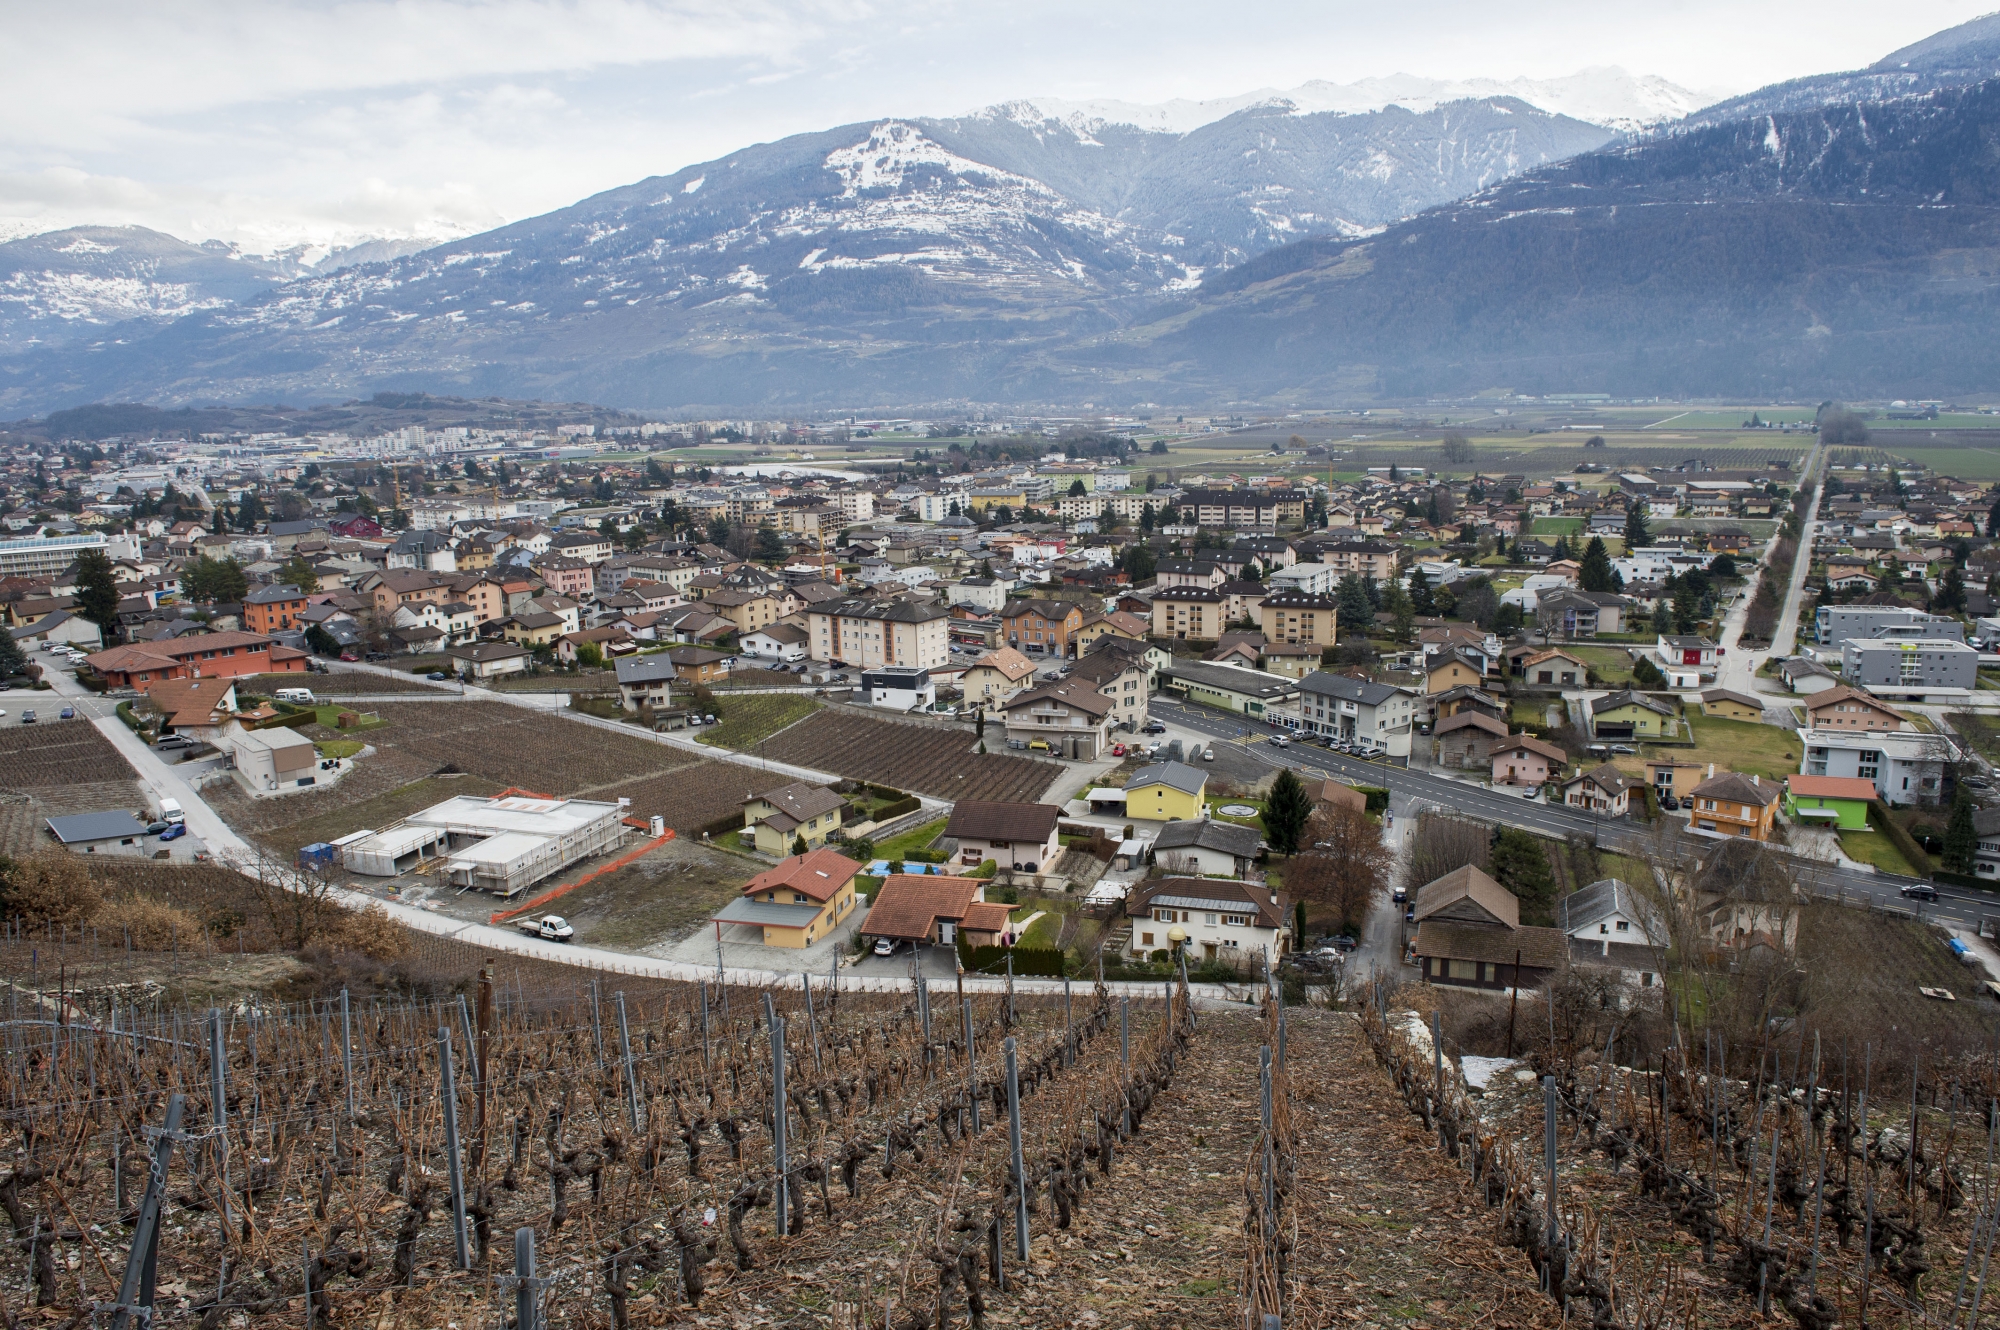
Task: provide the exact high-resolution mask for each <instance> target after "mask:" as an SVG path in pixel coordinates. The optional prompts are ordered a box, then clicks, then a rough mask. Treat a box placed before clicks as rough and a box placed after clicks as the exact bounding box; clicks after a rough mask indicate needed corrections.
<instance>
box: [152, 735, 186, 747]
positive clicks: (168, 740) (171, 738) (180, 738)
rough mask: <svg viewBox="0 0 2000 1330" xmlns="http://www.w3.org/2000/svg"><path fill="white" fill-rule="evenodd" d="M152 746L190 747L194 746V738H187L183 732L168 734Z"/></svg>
mask: <svg viewBox="0 0 2000 1330" xmlns="http://www.w3.org/2000/svg"><path fill="white" fill-rule="evenodd" d="M153 747H155V748H192V747H194V740H192V739H190V738H188V737H187V736H186V735H185V734H169V735H167V736H166V737H164V738H162V739H161V740H160V741H159V742H158V743H156V744H154V745H153Z"/></svg>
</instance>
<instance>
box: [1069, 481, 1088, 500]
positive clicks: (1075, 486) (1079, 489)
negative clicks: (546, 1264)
mask: <svg viewBox="0 0 2000 1330" xmlns="http://www.w3.org/2000/svg"><path fill="white" fill-rule="evenodd" d="M1083 495H1084V488H1083V478H1082V477H1081V476H1079V477H1077V478H1076V479H1075V480H1072V481H1071V482H1070V483H1069V497H1070V498H1072V499H1081V498H1082V497H1083Z"/></svg>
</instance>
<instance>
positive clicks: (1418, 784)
mask: <svg viewBox="0 0 2000 1330" xmlns="http://www.w3.org/2000/svg"><path fill="white" fill-rule="evenodd" d="M1153 714H1154V716H1156V717H1158V718H1159V719H1161V720H1164V721H1165V722H1167V724H1168V725H1169V726H1170V727H1172V728H1173V729H1174V730H1178V731H1182V732H1185V733H1187V734H1195V735H1201V736H1204V737H1207V738H1212V739H1225V740H1234V739H1237V738H1238V737H1239V736H1241V735H1242V734H1243V732H1244V731H1245V729H1246V728H1247V729H1248V730H1249V732H1250V733H1249V736H1248V737H1249V740H1250V743H1249V744H1248V747H1249V749H1250V751H1251V752H1253V753H1256V754H1258V755H1259V756H1261V757H1262V758H1264V759H1265V760H1266V761H1269V762H1271V763H1273V764H1274V765H1275V764H1278V763H1283V764H1284V765H1286V766H1289V767H1292V768H1294V769H1295V770H1298V771H1299V772H1301V773H1302V774H1305V775H1309V776H1314V777H1325V776H1330V777H1332V778H1333V779H1335V780H1341V781H1348V782H1351V783H1354V784H1360V785H1378V786H1384V787H1386V788H1387V789H1388V790H1389V792H1390V795H1391V798H1392V799H1393V800H1395V801H1396V802H1395V805H1393V806H1394V807H1402V808H1407V807H1409V806H1410V803H1411V801H1423V802H1428V803H1431V804H1434V805H1436V806H1438V807H1441V808H1446V809H1454V810H1457V811H1460V812H1464V813H1466V814H1468V815H1470V816H1472V817H1476V818H1479V819H1481V820H1483V821H1489V822H1492V823H1494V824H1496V825H1500V826H1513V827H1524V828H1526V829H1528V830H1530V831H1534V832H1536V833H1538V834H1540V835H1544V836H1551V837H1557V838H1567V837H1568V836H1570V835H1572V834H1581V835H1585V836H1589V837H1591V838H1593V839H1594V840H1595V842H1596V844H1597V845H1598V847H1599V848H1600V849H1605V850H1610V851H1612V852H1614V853H1618V854H1628V855H1632V856H1634V857H1636V858H1641V859H1647V860H1651V859H1653V858H1655V857H1656V856H1657V855H1658V854H1659V853H1660V852H1661V843H1660V839H1659V837H1660V836H1661V835H1662V834H1663V833H1662V832H1661V831H1659V830H1656V829H1655V828H1656V827H1657V826H1658V824H1647V823H1642V822H1635V821H1632V820H1630V819H1625V818H1600V817H1594V816H1592V815H1591V814H1589V813H1584V812H1580V811H1577V810H1573V809H1569V808H1565V807H1563V806H1561V805H1559V804H1549V803H1542V802H1539V801H1530V800H1527V799H1524V798H1521V797H1519V796H1518V795H1512V794H1507V793H1504V792H1502V791H1499V790H1494V789H1491V788H1488V787H1486V786H1481V785H1474V784H1471V783H1470V782H1467V781H1460V780H1453V779H1451V778H1450V777H1448V776H1438V775H1433V774H1431V773H1429V772H1425V771H1411V770H1408V769H1405V768H1403V767H1398V766H1392V765H1389V764H1387V763H1383V762H1365V761H1362V760H1361V759H1359V758H1352V757H1346V756H1343V755H1342V754H1339V753H1331V752H1328V751H1327V750H1326V749H1324V748H1314V747H1311V746H1309V745H1302V744H1294V745H1293V746H1292V747H1290V748H1284V749H1279V748H1274V747H1272V746H1270V745H1269V744H1268V743H1265V742H1263V740H1264V739H1265V738H1266V737H1268V736H1269V735H1270V733H1271V731H1270V730H1269V729H1268V728H1267V727H1265V726H1261V725H1248V726H1246V724H1245V722H1244V721H1243V720H1242V719H1241V718H1239V717H1235V716H1231V715H1228V714H1226V713H1223V712H1219V711H1215V710H1212V709H1210V708H1207V707H1200V706H1191V705H1189V704H1187V703H1184V702H1178V701H1175V700H1172V699H1168V698H1164V697H1161V698H1156V699H1154V702H1153ZM1405 815H1406V814H1404V813H1401V812H1398V814H1397V816H1398V819H1399V820H1401V818H1402V817H1404V816H1405ZM1664 834H1666V835H1668V836H1670V837H1671V839H1670V840H1669V841H1668V843H1667V848H1668V849H1669V850H1678V849H1681V848H1684V847H1685V848H1705V847H1706V845H1707V844H1708V843H1709V842H1707V841H1706V839H1705V838H1699V837H1692V836H1689V835H1688V834H1687V833H1685V832H1682V831H1679V830H1678V829H1677V828H1670V829H1668V830H1667V831H1666V832H1665V833H1664ZM1796 863H1797V866H1798V871H1799V875H1800V878H1801V880H1802V881H1803V882H1805V883H1806V884H1807V885H1808V886H1809V887H1810V888H1811V889H1812V890H1813V891H1814V892H1815V893H1818V894H1826V895H1831V894H1834V893H1840V894H1842V895H1844V896H1845V897H1846V898H1848V899H1853V898H1855V897H1863V898H1866V899H1868V900H1871V901H1874V902H1876V903H1879V904H1896V905H1902V904H1905V902H1903V901H1902V900H1901V899H1900V897H1899V895H1898V893H1899V892H1900V891H1901V889H1902V888H1903V887H1905V886H1908V885H1910V884H1912V883H1915V882H1918V881H1920V880H1921V879H1918V878H1910V877H1900V876H1897V875H1895V874H1892V873H1870V872H1866V871H1863V870H1860V869H1853V868H1838V867H1834V866H1832V865H1830V864H1824V863H1820V862H1818V861H1816V860H1810V859H1799V860H1797V861H1796ZM1938 896H1939V901H1938V904H1937V905H1935V906H1926V907H1925V908H1924V911H1923V913H1924V916H1925V917H1926V918H1936V919H1938V920H1940V921H1941V922H1948V923H1954V924H1958V925H1961V926H1964V927H1968V928H1971V927H1975V926H1976V925H1977V924H1978V922H1979V921H1980V920H1981V919H1982V918H1984V917H1986V916H1987V915H1989V914H1992V915H2000V901H1996V900H1994V898H1992V897H1990V896H1988V895H1985V894H1984V893H1981V892H1971V891H1960V890H1956V889H1954V888H1950V887H1940V888H1938Z"/></svg>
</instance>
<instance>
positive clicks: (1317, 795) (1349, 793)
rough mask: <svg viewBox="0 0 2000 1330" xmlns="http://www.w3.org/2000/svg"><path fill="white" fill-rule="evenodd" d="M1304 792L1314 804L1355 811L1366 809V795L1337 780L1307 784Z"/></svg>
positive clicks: (1359, 811) (1365, 810)
mask: <svg viewBox="0 0 2000 1330" xmlns="http://www.w3.org/2000/svg"><path fill="white" fill-rule="evenodd" d="M1306 794H1307V795H1309V796H1310V797H1311V798H1312V801H1313V802H1314V803H1315V804H1318V805H1320V806H1322V807H1325V808H1352V809H1353V810H1354V811H1355V812H1357V813H1365V812H1367V811H1368V796H1367V795H1365V794H1363V793H1362V792H1361V791H1359V790H1357V789H1355V788H1354V787H1353V786H1352V785H1342V784H1341V783H1340V782H1339V781H1337V780H1322V781H1316V782H1314V783H1312V784H1310V785H1307V786H1306Z"/></svg>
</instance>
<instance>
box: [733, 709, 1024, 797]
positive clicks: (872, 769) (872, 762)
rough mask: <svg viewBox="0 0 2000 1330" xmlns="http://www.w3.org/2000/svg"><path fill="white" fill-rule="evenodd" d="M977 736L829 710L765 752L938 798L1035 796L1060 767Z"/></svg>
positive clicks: (780, 738) (965, 731)
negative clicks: (996, 748) (981, 743)
mask: <svg viewBox="0 0 2000 1330" xmlns="http://www.w3.org/2000/svg"><path fill="white" fill-rule="evenodd" d="M977 743H978V740H977V739H976V738H975V737H974V736H973V733H972V731H971V729H970V728H964V729H961V728H956V727H953V728H946V727H944V726H941V725H928V724H923V723H921V722H911V721H892V720H874V719H871V718H869V717H867V716H856V715H851V714H839V713H834V712H822V713H820V714H819V715H817V716H814V717H812V718H811V719H810V720H807V721H804V722H803V723H801V724H798V725H794V726H792V727H791V728H790V729H788V730H786V731H785V732H784V733H783V734H780V735H779V736H778V737H777V738H775V739H773V740H772V741H771V742H769V743H768V744H766V745H764V747H763V749H762V750H761V751H762V752H763V754H764V755H765V756H766V757H769V758H771V759H772V760H774V761H778V762H791V763H795V764H797V765H799V766H806V767H815V768H818V769H819V770H821V771H832V772H837V773H838V774H840V775H842V776H848V777H851V778H853V779H855V780H867V781H874V782H876V783H877V784H880V785H892V786H895V787H896V788H898V789H904V790H915V791H917V792H918V793H921V794H928V795H931V796H932V797H934V798H939V799H998V800H1012V801H1016V802H1022V803H1033V802H1035V801H1037V800H1039V799H1040V798H1041V797H1042V791H1043V790H1045V789H1047V788H1048V787H1049V784H1050V782H1052V781H1053V780H1055V778H1056V777H1057V776H1058V775H1060V774H1061V770H1062V769H1061V768H1060V767H1058V766H1056V765H1055V764H1054V763H1052V762H1043V761H1040V760H1038V759H1036V758H1030V757H1014V756H1010V755H1002V754H998V753H976V752H974V751H973V750H974V747H975V745H976V744H977Z"/></svg>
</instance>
